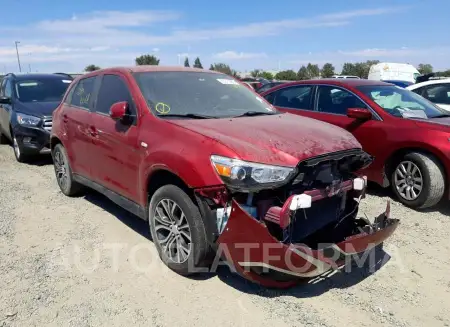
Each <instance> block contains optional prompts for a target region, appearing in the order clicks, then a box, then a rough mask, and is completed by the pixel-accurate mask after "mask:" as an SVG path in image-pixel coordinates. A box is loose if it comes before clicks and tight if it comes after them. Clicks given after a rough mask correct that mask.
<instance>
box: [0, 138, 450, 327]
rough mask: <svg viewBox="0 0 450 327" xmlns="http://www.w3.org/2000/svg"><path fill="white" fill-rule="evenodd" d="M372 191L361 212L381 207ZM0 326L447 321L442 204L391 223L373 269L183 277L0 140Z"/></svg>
mask: <svg viewBox="0 0 450 327" xmlns="http://www.w3.org/2000/svg"><path fill="white" fill-rule="evenodd" d="M387 199H388V194H387V193H386V192H384V191H380V190H377V189H375V190H372V191H371V194H370V195H369V196H368V197H367V198H366V199H365V200H364V204H363V206H362V208H361V211H360V212H361V214H363V213H365V214H366V215H367V216H368V217H369V218H372V217H374V216H375V215H378V214H379V213H380V212H382V211H383V210H384V208H385V205H386V200H387ZM0 209H1V210H0V272H1V275H0V326H44V325H45V326H77V327H82V326H103V325H105V326H130V325H134V326H144V325H145V326H149V325H151V326H180V327H181V326H211V325H213V324H214V325H215V326H250V325H252V326H271V327H273V326H330V327H332V326H380V325H383V326H405V327H406V326H408V327H411V326H449V325H450V312H449V310H448V308H450V294H449V293H450V274H449V268H448V267H449V260H450V259H449V258H450V241H449V236H448V235H449V232H448V231H449V230H450V218H449V214H450V205H443V206H441V207H440V208H439V209H437V210H433V211H429V212H426V213H418V212H414V211H412V210H409V209H406V208H405V207H403V206H401V205H400V204H398V203H396V202H393V203H392V209H391V212H392V216H393V217H398V218H400V219H401V220H402V224H401V225H400V227H399V229H398V230H397V232H396V234H395V235H394V236H393V237H392V238H391V239H390V240H389V241H388V242H386V244H385V247H384V251H385V253H386V256H385V258H388V259H389V257H390V259H389V260H385V261H384V262H383V264H379V265H378V266H377V267H378V268H379V269H378V270H377V271H376V272H375V273H373V274H371V273H370V272H369V270H368V267H367V266H366V267H364V268H354V269H352V270H351V272H340V273H336V274H334V275H332V276H328V277H326V278H322V279H318V280H315V281H310V282H309V283H305V284H303V285H300V286H298V287H296V288H293V289H290V290H287V291H278V290H267V289H263V288H261V287H258V286H256V285H254V284H251V283H248V282H246V281H245V280H243V279H242V278H240V277H238V276H234V275H232V274H231V273H230V272H229V271H228V270H227V269H226V268H223V269H220V270H219V272H218V273H217V274H210V275H207V276H200V277H198V278H184V277H181V276H178V275H176V274H175V273H173V272H171V271H169V270H167V269H165V267H164V266H162V264H161V263H160V262H159V259H158V257H157V255H156V252H155V249H154V247H153V244H152V243H151V241H149V240H148V238H149V235H148V232H147V227H146V223H145V222H143V221H140V220H139V219H138V218H135V217H133V216H132V215H130V214H128V213H126V212H125V211H124V210H122V209H120V208H119V207H117V206H116V205H114V204H112V203H111V202H110V201H108V200H106V199H105V198H104V197H103V196H101V195H99V194H96V193H94V192H89V193H88V194H86V196H84V197H80V198H67V197H65V196H63V195H62V194H61V193H60V192H59V189H58V187H57V185H56V182H55V178H54V174H53V167H52V165H51V162H50V160H43V162H38V163H36V164H33V165H26V164H18V163H16V162H15V160H14V157H13V152H12V150H11V148H10V147H8V146H0Z"/></svg>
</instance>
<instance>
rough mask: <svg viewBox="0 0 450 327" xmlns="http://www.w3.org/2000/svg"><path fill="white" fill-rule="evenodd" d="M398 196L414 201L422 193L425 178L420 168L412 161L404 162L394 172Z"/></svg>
mask: <svg viewBox="0 0 450 327" xmlns="http://www.w3.org/2000/svg"><path fill="white" fill-rule="evenodd" d="M394 183H395V188H396V190H397V192H398V194H399V195H400V196H401V197H402V198H403V199H405V200H407V201H414V200H415V199H417V198H418V197H419V195H420V193H421V192H422V188H423V177H422V172H421V171H420V169H419V167H418V166H417V165H416V164H415V163H414V162H412V161H402V162H401V163H400V164H399V165H398V166H397V168H396V169H395V172H394Z"/></svg>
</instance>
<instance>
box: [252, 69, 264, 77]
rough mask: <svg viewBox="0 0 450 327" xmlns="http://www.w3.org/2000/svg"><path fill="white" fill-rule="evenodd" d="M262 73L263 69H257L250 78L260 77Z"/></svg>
mask: <svg viewBox="0 0 450 327" xmlns="http://www.w3.org/2000/svg"><path fill="white" fill-rule="evenodd" d="M261 73H262V70H261V69H255V70H252V71H251V72H250V76H252V77H260V76H261Z"/></svg>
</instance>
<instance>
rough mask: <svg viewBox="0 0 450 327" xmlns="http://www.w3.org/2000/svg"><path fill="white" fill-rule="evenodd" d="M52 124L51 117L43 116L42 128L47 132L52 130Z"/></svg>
mask: <svg viewBox="0 0 450 327" xmlns="http://www.w3.org/2000/svg"><path fill="white" fill-rule="evenodd" d="M52 126H53V122H52V119H51V118H44V125H43V127H44V129H45V130H46V131H47V132H51V131H52Z"/></svg>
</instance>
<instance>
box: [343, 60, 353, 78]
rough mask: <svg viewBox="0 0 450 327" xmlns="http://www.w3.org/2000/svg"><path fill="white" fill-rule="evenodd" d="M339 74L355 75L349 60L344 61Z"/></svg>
mask: <svg viewBox="0 0 450 327" xmlns="http://www.w3.org/2000/svg"><path fill="white" fill-rule="evenodd" d="M341 75H355V65H354V64H352V63H351V62H346V63H344V65H343V66H342V71H341Z"/></svg>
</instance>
